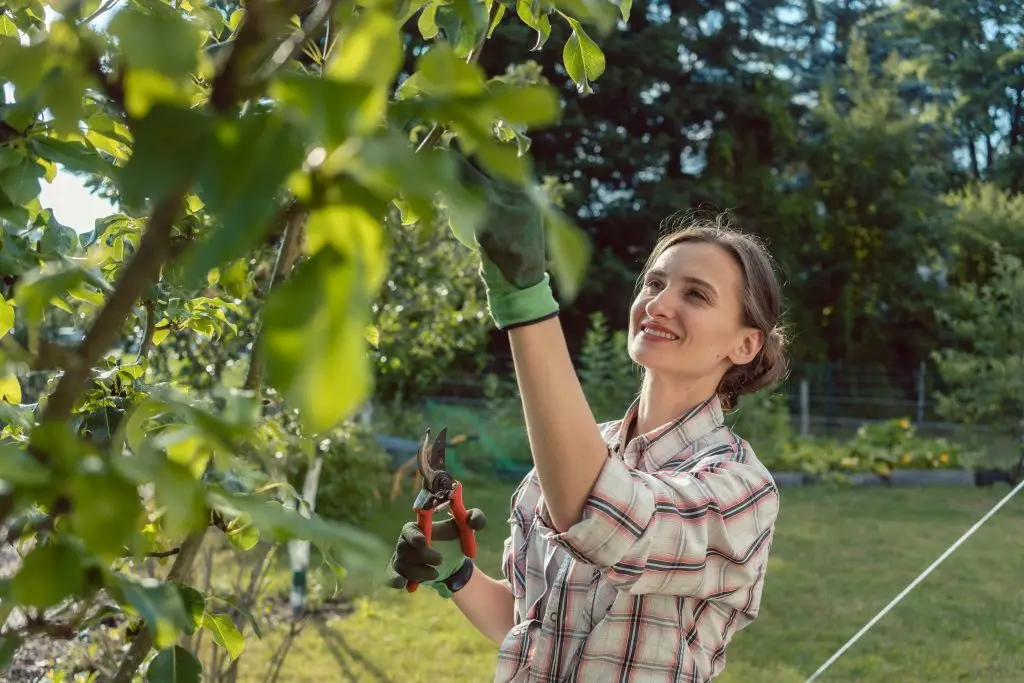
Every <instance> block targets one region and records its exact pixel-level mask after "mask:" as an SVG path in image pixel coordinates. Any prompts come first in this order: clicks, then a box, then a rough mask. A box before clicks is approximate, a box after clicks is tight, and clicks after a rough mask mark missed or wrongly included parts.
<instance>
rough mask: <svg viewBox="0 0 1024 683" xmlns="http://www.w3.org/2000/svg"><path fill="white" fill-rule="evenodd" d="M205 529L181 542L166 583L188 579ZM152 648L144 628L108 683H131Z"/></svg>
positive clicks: (148, 634) (146, 630)
mask: <svg viewBox="0 0 1024 683" xmlns="http://www.w3.org/2000/svg"><path fill="white" fill-rule="evenodd" d="M207 529H209V527H206V526H204V527H203V528H202V529H201V530H200V531H195V532H193V533H191V534H189V535H188V536H186V537H185V540H184V541H182V543H181V550H180V552H179V553H178V556H177V557H176V558H175V559H174V564H173V565H172V566H171V571H170V572H168V574H167V579H166V580H167V581H168V582H175V583H183V582H184V581H185V579H187V578H188V575H189V573H190V572H191V571H192V564H193V563H194V562H195V559H196V555H198V554H199V548H200V547H201V546H202V545H203V539H204V538H205V537H206V531H207ZM152 648H153V636H152V635H150V631H149V629H148V628H144V629H142V630H140V631H139V633H138V635H137V636H135V640H133V641H132V644H131V647H130V648H128V652H127V653H125V656H124V659H122V660H121V665H120V666H119V667H118V668H117V673H116V674H114V677H113V678H112V679H110V683H131V681H132V679H133V678H134V677H135V672H136V671H138V669H139V667H140V666H142V662H143V661H144V660H145V659H146V655H148V654H149V651H150V650H151V649H152Z"/></svg>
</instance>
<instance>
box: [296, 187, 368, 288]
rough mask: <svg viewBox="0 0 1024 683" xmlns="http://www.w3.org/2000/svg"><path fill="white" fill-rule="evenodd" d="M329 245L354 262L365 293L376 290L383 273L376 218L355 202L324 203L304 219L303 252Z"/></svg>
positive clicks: (312, 251)
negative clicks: (361, 275)
mask: <svg viewBox="0 0 1024 683" xmlns="http://www.w3.org/2000/svg"><path fill="white" fill-rule="evenodd" d="M327 245H330V246H331V247H332V248H334V250H335V251H337V252H338V253H339V254H341V255H342V256H343V257H345V258H346V259H348V260H350V261H353V262H358V263H359V266H358V267H359V270H360V271H361V272H362V274H363V285H362V286H363V288H364V290H365V291H366V292H374V291H376V290H377V289H378V288H379V287H380V285H381V284H382V283H383V281H384V277H385V276H386V275H387V254H386V252H385V248H384V229H383V226H382V225H381V224H380V220H379V219H378V218H377V217H376V216H374V215H372V214H371V213H370V212H368V211H367V210H366V209H365V208H364V207H362V206H359V205H358V204H337V205H332V206H325V207H323V208H321V209H319V210H317V211H314V212H313V213H311V214H310V216H309V219H308V220H307V221H306V245H305V248H306V251H307V253H310V254H315V253H317V252H318V251H320V249H322V248H323V247H324V246H327Z"/></svg>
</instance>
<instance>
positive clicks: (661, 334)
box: [644, 327, 679, 339]
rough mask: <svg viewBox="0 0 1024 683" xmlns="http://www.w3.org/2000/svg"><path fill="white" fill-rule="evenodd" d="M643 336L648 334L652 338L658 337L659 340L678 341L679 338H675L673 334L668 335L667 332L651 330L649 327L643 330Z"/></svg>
mask: <svg viewBox="0 0 1024 683" xmlns="http://www.w3.org/2000/svg"><path fill="white" fill-rule="evenodd" d="M644 334H649V335H651V336H652V337H660V338H661V339H679V337H677V336H676V335H674V334H669V333H668V332H662V331H661V330H652V329H651V328H649V327H645V328H644Z"/></svg>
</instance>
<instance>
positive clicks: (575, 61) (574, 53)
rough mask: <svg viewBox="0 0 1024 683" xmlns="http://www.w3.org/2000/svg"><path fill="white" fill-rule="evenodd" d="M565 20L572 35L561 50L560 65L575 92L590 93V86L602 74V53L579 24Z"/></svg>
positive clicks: (573, 20)
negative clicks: (573, 84) (561, 64)
mask: <svg viewBox="0 0 1024 683" xmlns="http://www.w3.org/2000/svg"><path fill="white" fill-rule="evenodd" d="M563 16H565V15H563ZM565 20H566V21H567V22H569V26H570V27H572V35H570V36H569V39H568V40H567V41H565V48H564V49H563V50H562V63H563V64H564V65H565V70H566V72H567V73H568V74H569V78H571V79H572V80H573V82H574V83H576V88H577V90H579V91H580V92H581V93H587V94H589V93H592V92H594V90H593V88H591V87H590V84H591V83H592V82H594V81H596V80H597V79H598V78H600V76H601V74H603V73H604V68H605V60H604V53H603V52H601V48H599V47H598V46H597V43H595V42H594V41H593V40H591V38H590V36H588V35H587V32H586V31H584V30H583V26H582V25H580V22H578V21H576V20H575V19H573V18H571V17H565Z"/></svg>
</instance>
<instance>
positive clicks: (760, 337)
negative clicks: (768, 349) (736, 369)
mask: <svg viewBox="0 0 1024 683" xmlns="http://www.w3.org/2000/svg"><path fill="white" fill-rule="evenodd" d="M741 334H742V335H743V336H742V337H741V338H740V340H739V342H738V343H737V344H736V346H735V347H734V348H733V350H732V352H731V353H730V354H729V360H731V361H732V362H733V364H735V365H746V364H747V363H749V362H750V361H752V360H754V359H755V358H757V354H758V352H760V350H761V348H762V347H763V346H764V333H763V332H762V331H761V330H759V329H757V328H756V327H747V328H744V329H743V331H742V332H741Z"/></svg>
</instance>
